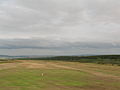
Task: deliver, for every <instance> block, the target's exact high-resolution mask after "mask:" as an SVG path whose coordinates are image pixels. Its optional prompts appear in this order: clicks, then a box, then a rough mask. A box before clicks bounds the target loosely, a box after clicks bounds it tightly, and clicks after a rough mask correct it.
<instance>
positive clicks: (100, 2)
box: [0, 0, 120, 55]
mask: <svg viewBox="0 0 120 90" xmlns="http://www.w3.org/2000/svg"><path fill="white" fill-rule="evenodd" d="M119 9H120V0H0V54H1V55H82V54H120V10H119Z"/></svg>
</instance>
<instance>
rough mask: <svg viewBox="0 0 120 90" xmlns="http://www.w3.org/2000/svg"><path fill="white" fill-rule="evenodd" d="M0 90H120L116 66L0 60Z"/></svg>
mask: <svg viewBox="0 0 120 90" xmlns="http://www.w3.org/2000/svg"><path fill="white" fill-rule="evenodd" d="M0 90H120V66H117V65H114V66H112V65H109V64H107V65H102V64H95V63H80V62H67V61H52V60H49V61H48V60H45V61H44V60H13V61H1V62H0Z"/></svg>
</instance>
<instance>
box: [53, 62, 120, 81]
mask: <svg viewBox="0 0 120 90" xmlns="http://www.w3.org/2000/svg"><path fill="white" fill-rule="evenodd" d="M51 65H53V66H55V67H58V68H64V69H71V70H77V71H82V72H87V73H90V74H93V75H96V76H99V77H105V78H108V77H109V78H116V79H119V80H120V77H119V76H114V75H110V74H104V73H101V72H95V71H91V70H87V69H78V68H73V67H69V66H63V65H58V64H53V63H51Z"/></svg>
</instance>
